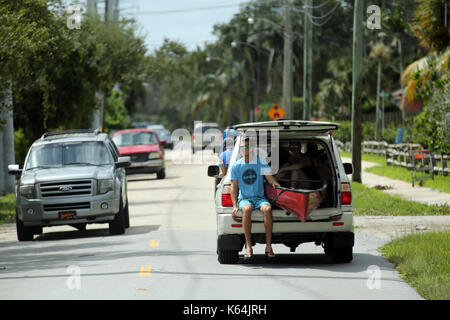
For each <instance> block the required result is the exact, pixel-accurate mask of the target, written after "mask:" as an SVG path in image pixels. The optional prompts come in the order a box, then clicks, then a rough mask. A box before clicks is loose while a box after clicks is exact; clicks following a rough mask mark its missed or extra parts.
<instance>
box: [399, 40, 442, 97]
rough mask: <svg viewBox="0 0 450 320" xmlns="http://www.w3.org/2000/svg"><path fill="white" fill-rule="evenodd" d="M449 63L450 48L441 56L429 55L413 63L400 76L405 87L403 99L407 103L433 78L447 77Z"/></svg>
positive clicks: (436, 54)
mask: <svg viewBox="0 0 450 320" xmlns="http://www.w3.org/2000/svg"><path fill="white" fill-rule="evenodd" d="M449 61H450V48H447V50H446V51H444V52H443V53H441V54H438V53H436V52H433V53H430V54H429V55H427V56H426V57H423V58H420V59H419V60H416V61H414V62H413V63H411V64H410V65H409V66H408V67H406V69H405V71H404V72H403V74H402V84H403V85H404V86H405V90H404V92H403V97H404V98H405V100H406V101H407V102H410V101H412V100H414V99H415V97H416V91H417V89H418V88H419V87H423V86H424V85H425V83H426V82H427V81H428V80H431V79H432V78H433V77H435V78H441V77H444V76H446V77H448V74H449Z"/></svg>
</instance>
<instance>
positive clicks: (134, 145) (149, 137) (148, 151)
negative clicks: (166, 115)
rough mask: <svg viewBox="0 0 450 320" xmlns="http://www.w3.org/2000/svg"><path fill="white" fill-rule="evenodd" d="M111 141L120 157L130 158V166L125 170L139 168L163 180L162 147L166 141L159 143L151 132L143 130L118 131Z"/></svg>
mask: <svg viewBox="0 0 450 320" xmlns="http://www.w3.org/2000/svg"><path fill="white" fill-rule="evenodd" d="M112 139H113V141H114V143H115V144H116V145H117V147H118V148H119V152H120V155H121V156H129V157H130V158H131V166H130V167H129V168H127V169H130V170H132V169H133V168H136V169H137V168H139V169H143V170H145V171H146V172H149V173H156V176H157V177H158V179H164V178H165V176H166V171H165V167H164V145H165V143H166V141H165V140H161V141H160V140H159V138H158V135H157V134H156V133H155V132H154V131H153V130H151V129H143V128H139V129H127V130H119V131H116V132H115V133H114V134H113V137H112Z"/></svg>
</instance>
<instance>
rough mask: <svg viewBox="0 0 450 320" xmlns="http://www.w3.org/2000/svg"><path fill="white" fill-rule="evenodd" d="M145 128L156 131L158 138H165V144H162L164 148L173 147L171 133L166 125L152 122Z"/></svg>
mask: <svg viewBox="0 0 450 320" xmlns="http://www.w3.org/2000/svg"><path fill="white" fill-rule="evenodd" d="M147 129H151V130H153V131H155V132H156V134H157V135H158V138H159V140H166V144H165V145H164V148H166V149H173V141H172V134H171V133H170V131H169V130H168V129H166V127H164V126H163V125H161V124H152V125H148V126H147Z"/></svg>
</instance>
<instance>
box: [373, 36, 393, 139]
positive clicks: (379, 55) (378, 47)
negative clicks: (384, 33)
mask: <svg viewBox="0 0 450 320" xmlns="http://www.w3.org/2000/svg"><path fill="white" fill-rule="evenodd" d="M390 56H391V49H390V48H389V47H388V46H386V45H385V44H383V42H377V43H375V45H374V46H373V47H372V50H371V52H370V55H369V57H370V58H373V59H376V60H377V61H378V72H377V106H376V120H375V140H377V138H378V137H379V136H378V131H379V123H380V117H381V113H380V87H381V64H382V62H383V61H387V60H389V58H390Z"/></svg>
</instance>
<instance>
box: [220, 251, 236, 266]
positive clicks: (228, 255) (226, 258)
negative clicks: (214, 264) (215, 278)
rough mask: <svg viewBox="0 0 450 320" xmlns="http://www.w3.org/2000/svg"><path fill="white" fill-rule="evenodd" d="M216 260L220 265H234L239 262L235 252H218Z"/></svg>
mask: <svg viewBox="0 0 450 320" xmlns="http://www.w3.org/2000/svg"><path fill="white" fill-rule="evenodd" d="M218 260H219V263H221V264H234V263H237V262H238V260H239V252H238V251H237V250H218Z"/></svg>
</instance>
